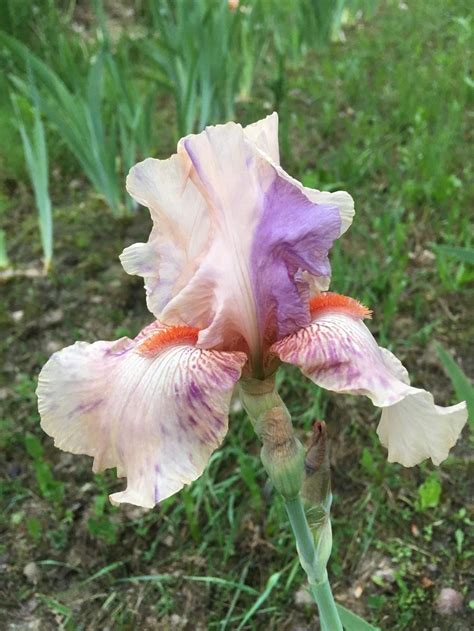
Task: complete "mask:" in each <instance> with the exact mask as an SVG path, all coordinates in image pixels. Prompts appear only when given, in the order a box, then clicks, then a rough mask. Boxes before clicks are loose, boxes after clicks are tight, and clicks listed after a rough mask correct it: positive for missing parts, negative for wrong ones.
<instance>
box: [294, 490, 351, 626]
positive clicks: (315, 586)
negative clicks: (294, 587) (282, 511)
mask: <svg viewBox="0 0 474 631" xmlns="http://www.w3.org/2000/svg"><path fill="white" fill-rule="evenodd" d="M284 502H285V508H286V511H287V513H288V517H289V519H290V524H291V527H292V529H293V534H294V536H295V539H296V548H297V550H298V556H299V559H300V563H301V567H302V568H303V569H304V571H305V572H306V574H307V576H308V581H309V586H310V590H311V594H312V595H313V598H314V600H315V601H316V604H317V605H318V609H319V617H320V621H321V629H322V630H323V631H343V629H342V624H341V621H340V619H339V614H338V613H337V609H336V604H335V602H334V597H333V595H332V592H331V587H330V585H329V581H328V575H327V571H326V568H325V567H324V568H318V563H317V556H316V550H315V546H314V539H313V535H312V533H311V530H310V528H309V525H308V520H307V519H306V515H305V512H304V508H303V503H302V501H301V497H300V496H299V495H298V496H297V497H294V498H292V499H284Z"/></svg>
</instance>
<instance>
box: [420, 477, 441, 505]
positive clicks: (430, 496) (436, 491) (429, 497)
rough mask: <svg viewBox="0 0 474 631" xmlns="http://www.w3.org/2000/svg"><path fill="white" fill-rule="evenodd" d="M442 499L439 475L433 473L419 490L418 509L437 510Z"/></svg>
mask: <svg viewBox="0 0 474 631" xmlns="http://www.w3.org/2000/svg"><path fill="white" fill-rule="evenodd" d="M440 497H441V482H440V481H439V478H438V475H437V474H436V473H432V474H431V475H429V476H428V478H427V479H426V480H425V481H424V482H423V484H422V485H421V486H420V487H419V488H418V509H419V510H421V511H424V510H426V509H427V508H436V507H437V506H438V504H439V498H440Z"/></svg>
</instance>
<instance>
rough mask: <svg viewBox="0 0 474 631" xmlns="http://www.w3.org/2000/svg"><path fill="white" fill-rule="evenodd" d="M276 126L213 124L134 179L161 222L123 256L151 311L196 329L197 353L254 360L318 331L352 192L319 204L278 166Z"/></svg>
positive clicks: (140, 168) (137, 194) (148, 163)
mask: <svg viewBox="0 0 474 631" xmlns="http://www.w3.org/2000/svg"><path fill="white" fill-rule="evenodd" d="M277 131H278V118H277V115H276V114H273V115H271V116H269V117H267V118H266V119H264V120H262V121H259V122H258V123H255V124H253V125H250V126H248V127H246V128H245V129H243V128H242V127H241V126H240V125H238V124H235V123H227V124H226V125H218V126H215V127H208V128H206V130H205V131H204V132H202V133H201V134H197V135H190V136H187V137H186V138H183V139H182V140H181V141H180V142H179V144H178V154H177V155H175V156H173V157H172V158H170V160H167V161H159V160H145V161H144V162H142V163H140V164H138V165H137V166H135V167H134V168H133V169H132V170H131V172H130V175H129V178H128V180H127V187H128V190H129V192H130V193H131V194H132V195H133V197H134V198H135V199H136V200H137V201H138V202H140V203H141V204H145V205H147V206H149V207H150V209H151V213H152V218H153V220H154V227H153V231H152V233H151V235H150V239H149V242H148V244H136V245H134V246H131V247H130V248H127V249H126V250H125V251H124V253H123V255H122V262H123V264H124V267H125V269H126V270H127V271H129V272H130V273H134V274H140V275H142V276H143V277H144V278H145V284H146V288H147V294H148V304H149V307H150V309H151V310H152V311H153V313H154V314H155V315H156V317H157V318H158V319H160V320H162V321H163V322H166V323H167V324H169V325H177V324H185V325H189V326H194V327H197V328H199V329H200V331H201V332H200V335H199V346H200V347H203V348H225V349H231V350H234V349H239V350H240V349H242V350H245V351H246V352H248V353H249V354H250V355H251V357H252V362H253V364H258V363H259V362H261V361H262V360H261V358H262V357H263V356H264V353H265V349H266V348H267V347H268V345H269V344H270V343H272V342H273V341H274V340H275V339H278V338H281V337H282V336H285V335H287V334H289V333H292V332H294V331H295V330H296V329H298V328H299V327H302V326H306V325H307V324H309V322H310V315H309V311H308V298H309V296H310V294H311V293H312V292H313V291H314V287H321V286H324V287H325V286H327V283H328V278H329V276H330V265H329V261H328V251H329V249H330V247H331V245H332V243H333V241H334V240H335V239H336V238H337V237H338V236H339V235H340V233H341V230H342V224H343V221H345V219H344V217H343V215H344V213H341V211H340V205H341V204H342V205H344V204H346V206H347V199H346V198H345V197H344V196H345V195H347V194H345V193H334V194H333V193H321V196H322V197H321V199H324V200H325V201H324V203H322V202H321V203H320V202H318V201H315V199H316V198H315V199H311V195H313V196H315V195H316V196H317V195H319V192H318V191H311V190H310V189H305V188H304V187H303V186H302V185H301V184H300V183H299V182H297V181H296V180H294V179H293V178H291V177H290V176H288V175H287V174H286V173H285V172H284V171H283V170H282V169H281V168H280V167H279V165H278V134H277ZM341 196H342V197H341ZM341 199H342V201H341ZM349 199H351V198H350V196H349ZM331 200H333V201H331Z"/></svg>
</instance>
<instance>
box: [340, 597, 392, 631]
mask: <svg viewBox="0 0 474 631" xmlns="http://www.w3.org/2000/svg"><path fill="white" fill-rule="evenodd" d="M336 608H337V612H338V614H339V617H340V619H341V622H342V624H343V626H344V629H345V631H381V629H380V627H374V626H373V625H371V624H369V623H368V622H367V621H366V620H364V619H363V618H361V617H360V616H358V615H357V614H355V613H354V612H353V611H350V609H346V608H345V607H343V606H342V605H338V604H337V603H336Z"/></svg>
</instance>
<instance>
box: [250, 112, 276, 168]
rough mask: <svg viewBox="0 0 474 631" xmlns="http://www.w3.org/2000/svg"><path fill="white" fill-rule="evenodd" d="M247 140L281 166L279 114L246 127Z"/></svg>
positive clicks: (274, 113) (271, 115)
mask: <svg viewBox="0 0 474 631" xmlns="http://www.w3.org/2000/svg"><path fill="white" fill-rule="evenodd" d="M244 133H245V135H246V136H247V138H248V139H249V140H250V141H251V142H252V143H253V144H254V145H255V146H256V147H257V148H258V149H260V151H262V152H263V153H264V154H265V155H267V156H268V157H269V158H270V160H272V161H273V162H274V163H275V164H278V165H279V164H280V149H279V146H278V114H277V113H276V112H273V114H270V115H269V116H267V117H266V118H263V119H262V120H259V121H257V122H256V123H252V124H251V125H247V127H244Z"/></svg>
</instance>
